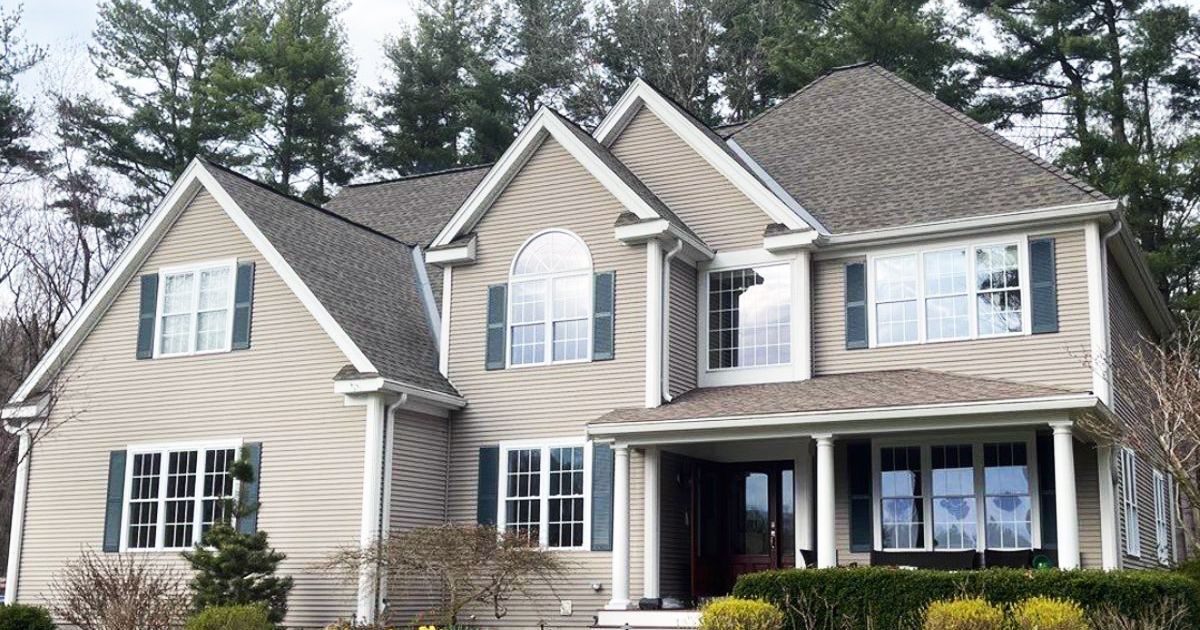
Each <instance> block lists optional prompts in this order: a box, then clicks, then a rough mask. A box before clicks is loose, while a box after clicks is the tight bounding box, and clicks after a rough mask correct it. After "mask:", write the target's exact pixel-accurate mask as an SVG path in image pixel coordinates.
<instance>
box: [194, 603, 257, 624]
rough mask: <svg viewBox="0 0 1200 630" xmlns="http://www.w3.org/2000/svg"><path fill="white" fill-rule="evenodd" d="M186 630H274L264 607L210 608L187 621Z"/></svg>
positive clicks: (255, 605) (254, 605)
mask: <svg viewBox="0 0 1200 630" xmlns="http://www.w3.org/2000/svg"><path fill="white" fill-rule="evenodd" d="M187 630H275V624H273V623H271V619H270V615H269V614H268V613H267V609H266V607H265V606H263V605H261V604H253V605H248V606H212V607H210V608H205V609H204V610H202V611H200V613H199V614H197V615H196V616H194V617H192V618H191V619H188V622H187Z"/></svg>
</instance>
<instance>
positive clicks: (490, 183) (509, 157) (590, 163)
mask: <svg viewBox="0 0 1200 630" xmlns="http://www.w3.org/2000/svg"><path fill="white" fill-rule="evenodd" d="M547 136H549V137H551V138H554V140H556V141H557V142H558V143H559V144H560V145H561V146H562V147H563V148H564V149H565V150H566V151H567V153H569V154H570V155H571V157H573V158H575V160H576V161H577V162H579V164H580V165H582V166H583V167H584V168H585V169H586V170H587V171H588V172H589V173H590V174H591V175H592V176H593V177H595V178H596V180H597V181H598V182H600V184H601V185H602V186H604V188H605V189H606V190H608V192H609V193H611V194H612V195H613V196H614V197H616V198H617V200H618V201H620V202H621V204H622V205H623V206H625V207H626V208H628V209H629V210H630V211H631V212H633V213H634V214H636V215H637V216H638V217H639V218H641V219H644V220H645V219H657V218H660V217H659V216H658V212H656V211H655V210H654V209H653V208H651V207H650V205H649V204H647V203H646V201H645V200H644V199H642V198H641V197H640V196H639V195H638V194H637V193H636V192H634V190H633V189H632V188H630V187H629V186H628V185H627V184H626V183H625V182H624V181H623V180H622V179H621V178H620V177H618V176H617V174H616V173H614V172H613V171H612V169H610V168H609V167H608V166H607V165H606V164H604V162H603V161H602V160H600V158H598V157H597V156H596V154H595V153H593V152H592V151H591V149H589V148H588V147H586V146H584V144H583V143H582V142H580V141H579V138H577V137H575V134H574V133H573V132H571V130H570V129H567V127H566V123H564V122H563V121H562V120H561V119H559V118H558V116H557V115H555V114H554V113H553V112H551V111H550V110H549V109H547V108H545V107H542V108H541V109H539V110H538V111H537V113H536V114H534V115H533V118H532V119H531V120H530V121H529V123H528V124H526V125H525V128H524V129H522V130H521V133H519V134H517V138H516V139H515V140H514V141H513V143H512V144H511V145H510V146H509V147H508V150H506V151H505V152H504V155H502V156H501V157H500V160H499V161H497V162H496V165H495V166H493V167H492V168H491V169H490V170H488V174H487V176H485V177H484V178H483V181H482V182H480V183H479V185H478V186H476V187H475V190H473V191H471V195H470V196H469V197H467V200H466V201H464V202H463V204H462V206H460V207H459V209H458V211H457V212H455V213H454V217H453V218H452V219H450V222H449V223H447V224H446V227H444V228H442V231H441V232H439V233H438V235H437V237H436V238H434V239H433V245H432V247H435V248H436V247H441V246H444V245H448V244H450V243H452V242H453V241H454V239H456V238H458V237H459V236H461V235H462V234H463V233H464V232H466V231H467V230H468V229H470V227H471V226H472V225H474V224H475V222H477V221H478V220H479V217H480V216H482V214H483V213H484V212H485V211H487V208H488V207H489V206H490V205H491V204H492V202H493V201H494V200H495V199H496V198H497V197H498V196H499V195H500V193H501V191H503V189H504V187H505V186H507V185H508V183H509V182H510V181H511V180H512V178H513V176H514V175H515V174H516V172H517V171H519V170H520V169H521V167H522V166H524V165H525V162H526V161H528V160H529V158H530V157H531V156H532V155H533V152H534V151H535V150H537V148H538V147H539V146H541V144H542V140H544V139H545V138H546V137H547Z"/></svg>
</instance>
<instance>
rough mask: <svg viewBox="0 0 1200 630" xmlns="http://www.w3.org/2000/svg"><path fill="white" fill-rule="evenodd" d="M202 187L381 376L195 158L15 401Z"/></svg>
mask: <svg viewBox="0 0 1200 630" xmlns="http://www.w3.org/2000/svg"><path fill="white" fill-rule="evenodd" d="M201 188H204V189H206V190H207V191H208V192H209V194H211V195H212V196H213V198H214V199H216V201H217V204H218V205H220V206H221V209H222V210H224V211H225V213H226V214H227V215H228V216H229V218H230V219H231V220H232V221H233V222H234V223H235V224H236V225H237V226H238V228H239V229H241V231H242V233H243V234H244V235H245V236H246V238H247V239H249V240H250V242H251V243H252V244H253V245H254V246H255V248H256V249H258V251H259V252H260V253H261V254H262V255H263V258H265V259H266V260H267V262H268V263H269V264H270V265H271V267H272V269H274V270H275V272H276V273H277V274H279V276H280V277H281V278H283V280H284V283H285V284H287V286H288V288H290V289H291V290H292V291H293V292H294V293H295V294H296V296H297V297H298V298H299V299H300V301H301V303H303V304H304V306H305V307H306V308H307V309H308V311H309V313H311V314H312V315H313V317H314V318H315V319H316V320H317V323H318V324H320V325H321V327H322V328H323V329H324V330H325V332H326V333H328V334H329V336H330V337H331V338H332V339H333V341H334V343H336V344H337V346H338V348H340V349H341V350H342V352H343V353H345V355H346V357H347V359H349V360H350V362H351V363H352V364H353V365H354V367H355V369H357V370H359V371H360V372H374V371H376V370H375V368H374V366H373V365H372V364H371V362H370V361H369V360H368V359H367V357H366V355H364V354H363V353H362V351H361V350H359V348H358V346H357V345H355V344H354V342H353V341H351V339H350V336H349V335H347V334H346V331H345V330H343V329H342V327H341V326H340V325H339V324H338V323H337V322H336V321H335V320H334V319H333V316H332V315H330V314H329V311H327V310H326V309H325V307H324V306H323V305H322V304H321V303H320V302H319V301H318V300H317V298H316V296H315V295H313V293H312V291H311V290H310V289H309V288H308V287H307V286H306V285H305V284H304V282H303V281H302V280H300V276H298V275H296V272H295V271H294V270H293V269H292V267H291V265H289V264H288V263H287V261H286V260H284V258H283V256H282V255H281V254H280V253H279V251H278V250H276V249H275V247H274V246H273V245H272V244H271V243H270V241H268V240H267V238H266V237H265V236H264V235H263V234H262V232H261V231H260V230H259V229H258V227H257V226H256V225H254V222H253V221H251V220H250V218H249V217H248V216H246V213H245V212H243V211H242V209H241V208H240V207H238V205H237V204H236V203H234V201H233V199H232V198H231V197H230V196H229V193H227V192H225V190H224V189H223V188H221V186H220V184H218V183H217V181H216V180H215V179H214V178H213V176H212V174H211V173H209V172H208V170H207V168H205V166H204V163H203V162H202V161H201V160H199V159H193V160H192V162H191V163H190V164H188V167H187V168H186V169H185V170H184V171H183V174H181V175H180V176H179V179H177V180H176V181H175V183H174V184H173V185H172V186H171V190H170V191H168V192H167V196H166V197H165V198H164V199H163V201H162V202H161V203H160V204H159V205H158V207H157V208H155V210H154V212H153V213H151V214H150V217H149V218H147V219H146V223H145V225H144V226H143V227H142V228H141V229H140V230H138V233H137V235H135V236H134V238H133V241H132V242H130V244H129V245H128V246H127V247H126V248H125V251H123V252H122V253H121V255H120V257H118V258H117V262H116V264H115V265H114V266H113V268H112V269H111V270H110V271H109V272H108V274H107V275H105V277H104V279H103V280H102V281H101V282H100V286H99V287H97V289H96V290H95V291H94V292H93V293H92V296H91V297H90V298H88V300H87V302H86V303H85V304H84V305H83V307H82V308H81V309H80V311H79V313H78V314H76V316H75V317H74V318H73V319H72V320H71V322H70V323H69V324H67V327H66V329H64V330H63V333H62V335H61V336H60V337H59V338H58V340H57V341H55V342H54V345H52V346H51V347H50V350H49V351H47V352H46V355H45V356H43V357H42V359H41V361H39V362H38V364H37V365H36V366H35V367H34V369H33V371H31V372H30V373H29V376H28V377H26V379H25V380H24V381H23V382H22V383H21V387H19V388H18V389H17V391H16V393H14V394H13V396H12V399H11V400H12V402H14V403H19V402H21V401H23V400H25V398H26V397H28V396H29V394H30V393H31V392H32V391H33V389H34V388H35V387H37V386H38V384H40V383H41V382H42V381H43V380H44V379H45V378H46V376H47V374H49V373H50V372H51V371H53V369H56V368H57V367H58V366H59V365H60V363H61V362H62V361H64V360H65V359H66V358H68V357H69V356H70V354H71V353H72V352H73V351H74V349H75V348H76V347H77V346H78V344H79V343H80V342H81V341H82V339H83V336H85V335H86V334H87V333H88V332H90V331H91V329H92V327H93V326H95V324H96V322H97V321H99V318H100V316H102V315H103V313H104V312H105V311H107V310H108V306H109V305H111V304H112V302H113V301H114V300H115V299H116V297H117V295H118V294H119V291H120V289H121V288H122V287H124V286H125V285H126V284H127V283H128V282H129V280H130V278H131V277H132V275H133V274H134V273H135V272H136V271H137V270H138V268H139V266H140V265H141V263H142V262H144V261H145V260H146V258H147V257H149V255H150V253H151V252H152V251H153V250H154V247H155V246H157V245H158V243H159V242H160V241H161V240H162V238H163V236H165V234H166V232H167V230H168V229H169V228H170V227H171V225H173V224H174V221H175V219H176V218H177V217H178V215H179V213H180V212H182V211H183V210H184V208H186V207H187V206H188V204H189V203H190V202H191V200H192V199H193V198H194V197H195V196H196V194H197V193H198V192H199V191H200V189H201Z"/></svg>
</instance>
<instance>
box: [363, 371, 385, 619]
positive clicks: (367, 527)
mask: <svg viewBox="0 0 1200 630" xmlns="http://www.w3.org/2000/svg"><path fill="white" fill-rule="evenodd" d="M363 402H364V403H365V406H366V412H365V414H364V418H363V420H364V422H363V471H362V488H361V491H362V503H361V505H360V508H361V509H360V511H359V516H360V518H359V529H358V544H359V546H360V547H362V548H364V549H366V548H368V547H370V546H371V545H373V544H375V543H376V541H377V539H378V538H379V536H380V534H381V533H382V532H381V530H382V517H383V499H384V481H383V478H384V470H383V462H384V461H385V457H384V452H383V449H384V445H385V444H386V440H385V434H384V432H385V431H386V425H387V415H388V405H387V401H386V399H385V398H384V395H383V394H382V393H373V394H368V395H367V397H366V399H365V400H364V401H363ZM378 603H379V576H378V575H377V572H376V570H375V568H374V567H369V566H364V567H361V568H360V570H359V575H358V596H357V607H356V613H355V618H357V619H359V620H361V621H363V622H366V623H373V622H374V621H375V620H376V618H377V616H378V613H379V606H378Z"/></svg>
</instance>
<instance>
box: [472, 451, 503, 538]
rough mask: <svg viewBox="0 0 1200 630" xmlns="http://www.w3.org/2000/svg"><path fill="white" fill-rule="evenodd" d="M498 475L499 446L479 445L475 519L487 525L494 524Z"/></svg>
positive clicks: (497, 502)
mask: <svg viewBox="0 0 1200 630" xmlns="http://www.w3.org/2000/svg"><path fill="white" fill-rule="evenodd" d="M499 475H500V447H499V446H481V447H479V487H478V488H477V490H476V492H477V494H476V501H475V521H476V522H477V523H479V524H480V525H486V526H488V527H495V526H496V509H497V506H498V505H499V500H498V497H497V493H498V491H499V488H497V487H496V484H497V483H498V478H499Z"/></svg>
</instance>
